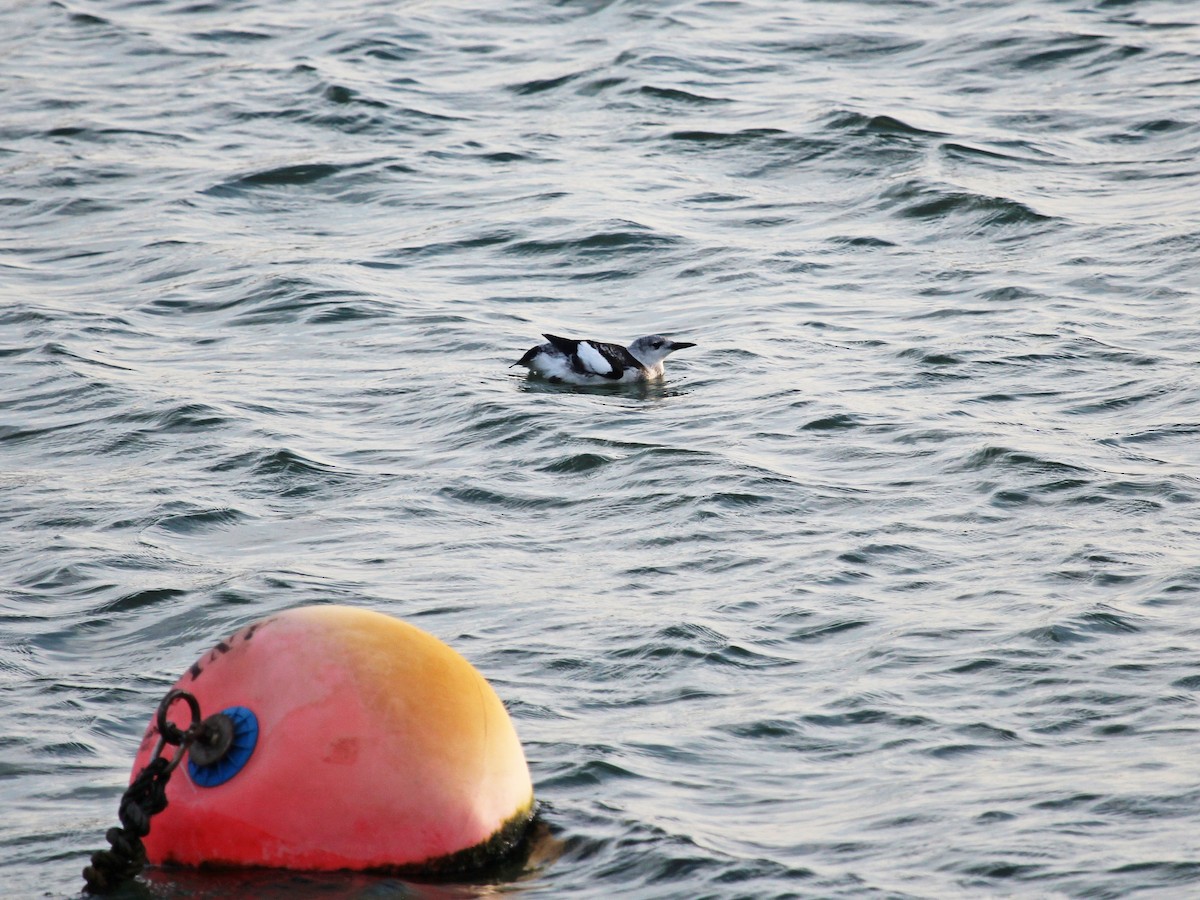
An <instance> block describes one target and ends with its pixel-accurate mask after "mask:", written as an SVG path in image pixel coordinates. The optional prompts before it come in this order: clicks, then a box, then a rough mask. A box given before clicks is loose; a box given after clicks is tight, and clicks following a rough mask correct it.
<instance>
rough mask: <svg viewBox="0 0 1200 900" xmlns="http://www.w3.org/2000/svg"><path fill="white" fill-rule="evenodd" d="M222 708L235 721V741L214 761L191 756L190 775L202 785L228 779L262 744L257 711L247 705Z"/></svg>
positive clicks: (197, 783) (207, 785) (217, 783)
mask: <svg viewBox="0 0 1200 900" xmlns="http://www.w3.org/2000/svg"><path fill="white" fill-rule="evenodd" d="M221 712H222V713H224V714H225V715H226V716H228V717H229V719H230V721H232V722H233V742H232V743H231V744H230V745H229V749H228V750H227V751H226V752H225V755H224V756H222V757H221V758H220V759H218V760H217V761H216V762H214V763H210V764H208V765H205V766H199V765H196V763H194V762H193V761H192V760H191V759H190V758H189V759H188V775H189V776H191V779H192V781H193V782H194V783H195V784H196V785H198V786H199V787H216V786H217V785H219V784H224V783H225V782H227V781H228V780H229V779H230V778H232V777H233V776H234V775H236V774H237V773H238V772H240V771H242V767H243V766H244V765H246V763H247V762H248V761H249V759H250V757H251V756H252V755H253V753H254V748H255V746H257V744H258V717H257V716H255V715H254V713H252V712H251V711H250V710H248V709H246V707H244V706H231V707H229V708H228V709H223V710H221Z"/></svg>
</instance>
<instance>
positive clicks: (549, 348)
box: [510, 334, 696, 384]
mask: <svg viewBox="0 0 1200 900" xmlns="http://www.w3.org/2000/svg"><path fill="white" fill-rule="evenodd" d="M542 337H544V338H545V339H546V340H547V341H548V342H549V343H546V344H538V345H537V346H536V347H531V348H530V349H529V350H528V351H527V352H526V353H525V355H524V356H522V357H521V358H520V359H519V360H517V361H516V362H515V363H513V365H514V366H527V367H528V368H529V370H530V371H531V372H537V374H539V375H541V376H542V377H544V378H548V379H550V380H551V381H562V382H566V383H567V384H620V383H629V382H632V381H649V380H650V379H652V378H662V374H663V360H664V359H666V357H667V354H668V353H671V352H673V351H675V350H682V349H683V348H684V347H695V346H696V345H695V344H689V343H687V342H685V341H672V340H670V339H668V338H665V337H663V336H662V335H661V334H648V335H646V336H645V337H640V338H638V339H637V340H636V341H634V342H633V343H632V344H630V345H629V346H628V347H622V346H621V345H620V344H606V343H603V342H601V341H577V340H574V339H573V338H565V337H558V335H554V334H544V335H542ZM510 368H511V366H510Z"/></svg>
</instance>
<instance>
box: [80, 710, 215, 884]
mask: <svg viewBox="0 0 1200 900" xmlns="http://www.w3.org/2000/svg"><path fill="white" fill-rule="evenodd" d="M178 700H183V701H184V702H186V703H187V705H188V709H189V711H190V712H191V714H192V721H191V724H190V725H188V727H187V728H186V729H182V728H180V727H179V726H178V725H176V724H175V723H174V722H171V721H170V720H168V719H167V712H168V711H169V710H170V708H171V707H172V706H173V705H174V704H175V702H176V701H178ZM155 722H156V724H157V727H158V743H157V744H156V745H155V746H154V753H153V754H152V755H151V757H150V762H149V763H148V764H147V765H146V767H145V768H144V769H142V771H141V772H139V773H138V775H137V777H136V778H135V779H133V781H132V782H130V784H129V787H128V788H126V789H125V793H124V794H123V795H122V796H121V805H120V807H119V809H118V810H117V818H118V819H120V820H121V827H120V828H110V829H108V832H107V833H106V834H105V835H104V837H105V839H106V840H107V841H108V843H109V844H110V846H111V849H109V850H97V851H96V852H95V853H93V854H92V864H91V865H90V866H88V867H87V868H86V869H84V870H83V880H84V881H85V882H86V884H85V890H86V891H87V892H88V893H90V894H107V893H111V892H112V891H114V890H115V889H116V888H118V887H119V886H120V885H121V884H123V883H124V882H126V881H129V880H130V879H132V878H136V877H137V875H138V874H139V873H140V872H141V871H142V869H143V868H145V866H146V848H145V846H144V845H143V844H142V838H144V837H145V836H146V835H148V834H149V833H150V819H151V818H152V817H153V816H156V815H158V814H159V813H160V812H162V811H163V810H164V809H166V808H167V782H168V781H170V779H171V773H172V772H174V771H175V769H176V767H177V766H178V765H179V763H180V761H181V760H182V759H183V754H184V753H185V752H186V751H187V749H188V747H189V746H191V744H192V742H193V741H194V740H196V736H197V735H198V734H199V733H200V729H201V726H202V722H201V719H200V703H199V701H198V700H196V698H195V697H193V696H192V695H191V694H189V693H188V692H187V691H181V690H178V689H175V690H172V691H169V692H168V693H167V695H166V696H165V697H163V699H162V702H161V703H160V704H159V705H158V714H157V716H156V719H155ZM168 744H170V745H172V746H176V747H177V749H176V750H175V753H174V754H173V755H172V756H171V758H170V759H168V758H167V757H165V756H163V755H162V753H163V750H164V749H166V746H167V745H168Z"/></svg>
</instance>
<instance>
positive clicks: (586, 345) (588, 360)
mask: <svg viewBox="0 0 1200 900" xmlns="http://www.w3.org/2000/svg"><path fill="white" fill-rule="evenodd" d="M575 355H576V356H577V357H579V361H580V362H581V363H582V364H583V367H584V368H585V369H587V370H588V371H589V372H595V373H596V374H597V375H611V374H612V371H613V367H612V363H610V362H609V361H608V359H607V358H606V357H605V356H604V354H603V353H601V352H600V350H599V348H597V347H595V346H593V345H592V344H591V343H590V342H588V341H580V342H579V346H578V347H577V348H576V350H575Z"/></svg>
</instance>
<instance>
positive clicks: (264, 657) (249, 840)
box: [133, 606, 533, 873]
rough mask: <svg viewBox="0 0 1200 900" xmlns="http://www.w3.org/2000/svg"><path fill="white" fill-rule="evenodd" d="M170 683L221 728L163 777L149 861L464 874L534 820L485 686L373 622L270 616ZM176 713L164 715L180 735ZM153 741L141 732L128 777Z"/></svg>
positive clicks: (413, 634)
mask: <svg viewBox="0 0 1200 900" xmlns="http://www.w3.org/2000/svg"><path fill="white" fill-rule="evenodd" d="M175 688H179V689H182V690H185V691H187V692H188V693H190V694H192V695H193V696H194V697H195V698H196V699H197V700H198V701H199V704H200V709H201V710H202V711H203V714H204V715H205V716H209V715H211V714H213V713H216V712H224V713H225V716H224V717H223V718H225V719H227V720H228V722H227V723H226V724H225V726H224V727H225V728H226V731H227V732H228V733H227V734H226V736H225V737H226V740H225V741H224V746H223V748H221V749H219V750H218V751H216V753H215V754H214V752H212V751H209V750H207V748H201V747H199V746H197V745H193V746H192V748H191V749H190V750H189V753H188V756H189V757H190V758H185V759H186V762H187V765H186V766H185V765H180V766H179V768H178V769H177V770H176V771H175V773H174V777H173V778H171V780H170V782H169V783H168V785H167V791H166V796H167V801H168V805H167V808H166V809H165V810H163V811H162V812H161V813H159V814H158V815H156V816H155V817H154V819H153V821H152V823H151V829H150V834H149V835H148V836H147V837H146V838H145V846H146V855H147V858H148V859H149V861H150V862H151V863H155V864H162V863H177V864H182V865H201V864H216V865H242V866H274V867H281V868H289V869H311V870H331V869H358V870H362V869H389V870H396V871H412V872H429V873H434V872H452V871H465V870H469V869H471V868H475V867H477V866H478V865H480V864H482V863H484V862H487V861H489V860H492V859H494V858H496V857H497V856H499V855H501V854H502V853H504V852H505V851H507V850H508V849H511V848H512V846H514V845H515V844H516V843H517V842H518V841H519V840H520V838H521V837H522V835H523V834H524V832H525V830H526V826H527V825H528V824H529V821H530V819H531V818H532V815H533V786H532V784H531V782H530V778H529V768H528V766H527V765H526V763H525V755H524V753H523V752H522V750H521V744H520V741H519V740H518V738H517V734H516V731H515V729H514V728H513V725H512V721H511V720H510V719H509V716H508V713H507V712H506V711H505V709H504V705H503V704H502V703H501V702H500V699H499V698H498V697H497V696H496V693H495V691H493V690H492V687H491V685H489V684H488V683H487V682H486V681H485V680H484V679H483V677H482V676H481V675H480V674H479V673H478V672H476V671H475V669H474V668H473V667H472V666H471V664H470V663H468V662H467V661H466V660H465V659H463V658H462V657H461V656H459V655H458V654H457V653H456V652H454V651H453V650H452V649H450V648H449V647H447V646H446V645H445V644H443V643H442V642H441V641H439V640H438V639H437V638H435V637H433V636H432V635H429V634H427V633H426V632H424V631H422V630H420V629H419V628H416V627H414V626H412V625H409V624H407V623H406V622H402V621H400V620H398V619H394V618H391V617H390V616H386V615H383V614H382V613H377V612H370V611H367V610H361V609H353V608H350V607H344V606H310V607H304V608H301V609H294V610H291V611H288V612H283V613H279V614H278V615H275V616H271V617H270V618H267V619H264V620H262V621H261V622H257V623H255V624H253V625H250V626H248V627H247V628H244V629H242V630H241V631H239V632H238V633H237V634H235V635H234V636H233V637H231V638H229V639H228V640H225V641H222V642H221V643H219V644H217V646H216V647H214V648H213V649H212V650H211V651H209V652H208V653H206V654H204V656H202V657H201V658H200V659H199V660H197V661H196V663H195V665H193V666H192V667H191V668H190V669H189V670H188V671H187V672H186V673H185V674H184V675H183V677H182V678H180V679H179V681H178V682H176V683H175ZM179 706H181V705H177V706H176V707H174V708H172V709H171V711H170V712H169V714H168V718H169V720H170V721H172V722H173V723H174V724H176V725H178V726H181V727H186V726H187V724H188V723H187V720H186V716H187V710H186V709H181V708H179ZM158 739H159V730H158V726H157V725H156V724H155V722H154V721H151V723H150V726H149V728H148V729H147V730H146V736H145V738H144V739H143V740H142V745H141V748H140V750H139V751H138V755H137V758H136V760H135V761H134V767H133V773H134V774H135V775H136V774H137V773H138V772H140V771H141V770H142V768H143V767H144V766H145V765H146V764H147V762H148V761H149V760H150V758H151V755H152V753H153V752H154V748H155V745H156V744H157V742H158ZM214 755H215V756H216V757H217V758H215V759H214V758H213V757H214Z"/></svg>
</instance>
